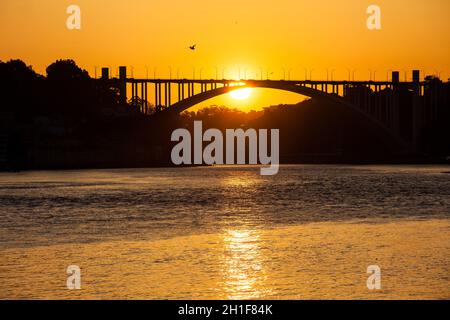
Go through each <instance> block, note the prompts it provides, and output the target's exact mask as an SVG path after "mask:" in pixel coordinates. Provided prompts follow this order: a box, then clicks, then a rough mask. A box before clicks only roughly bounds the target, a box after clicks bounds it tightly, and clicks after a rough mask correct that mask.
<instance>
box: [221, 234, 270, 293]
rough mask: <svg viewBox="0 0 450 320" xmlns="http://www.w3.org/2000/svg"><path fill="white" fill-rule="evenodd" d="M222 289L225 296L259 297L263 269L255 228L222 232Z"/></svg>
mask: <svg viewBox="0 0 450 320" xmlns="http://www.w3.org/2000/svg"><path fill="white" fill-rule="evenodd" d="M223 243H224V249H225V252H224V255H223V258H224V261H223V277H224V279H225V280H224V290H225V295H226V297H227V298H228V299H232V300H234V299H237V300H240V299H258V298H260V297H261V296H263V295H264V294H267V292H265V291H264V290H263V289H261V288H263V284H264V280H265V272H264V266H263V259H262V254H261V250H260V235H259V233H258V232H257V231H255V230H227V231H225V232H224V235H223Z"/></svg>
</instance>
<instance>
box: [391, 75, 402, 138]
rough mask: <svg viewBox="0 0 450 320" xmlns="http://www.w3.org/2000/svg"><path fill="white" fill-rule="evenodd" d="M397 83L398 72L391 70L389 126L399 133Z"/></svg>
mask: <svg viewBox="0 0 450 320" xmlns="http://www.w3.org/2000/svg"><path fill="white" fill-rule="evenodd" d="M399 85H400V72H398V71H393V72H392V101H391V106H390V109H391V110H390V111H391V127H392V130H393V131H394V133H395V134H397V135H399V134H400V103H399V93H398V90H399Z"/></svg>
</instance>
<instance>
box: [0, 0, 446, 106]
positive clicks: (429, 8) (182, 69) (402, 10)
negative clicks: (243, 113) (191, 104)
mask: <svg viewBox="0 0 450 320" xmlns="http://www.w3.org/2000/svg"><path fill="white" fill-rule="evenodd" d="M70 4H76V5H78V6H80V8H81V12H82V29H81V30H79V31H70V30H68V29H67V28H66V19H67V16H68V15H67V14H66V8H67V7H68V6H69V5H70ZM370 4H377V5H379V6H380V7H381V10H382V30H380V31H369V30H368V29H367V28H366V19H367V14H366V9H367V7H368V6H369V5H370ZM449 13H450V1H448V0H371V1H366V0H340V1H336V0H315V1H306V0H276V1H275V0H228V1H214V0H208V1H206V0H189V1H187V0H72V1H66V0H39V1H36V0H1V1H0V43H1V50H0V59H1V60H8V59H11V58H20V59H23V60H25V61H26V62H27V63H28V64H31V65H33V66H34V68H35V69H36V70H37V71H38V72H41V73H44V70H45V66H46V65H48V64H50V63H51V62H53V61H54V60H56V59H58V58H73V59H74V60H76V61H77V63H78V64H79V65H80V66H81V67H83V68H85V69H87V70H88V71H89V72H90V73H91V75H93V74H94V68H95V66H98V68H99V69H100V67H101V66H110V67H112V68H115V67H116V66H118V65H127V66H133V67H134V76H139V77H145V76H146V73H147V72H146V67H147V68H148V70H149V76H150V77H153V72H154V70H155V68H156V73H157V76H158V77H168V76H169V72H170V71H169V70H170V68H169V66H170V67H172V76H173V77H176V76H177V73H179V75H180V76H181V77H186V78H187V77H192V75H193V70H194V68H195V70H196V76H197V77H199V76H200V70H202V76H203V77H204V78H215V74H216V67H217V70H218V73H219V76H220V77H221V76H222V73H224V74H225V77H227V78H231V77H234V78H235V77H237V76H238V70H239V68H240V69H241V76H242V77H244V74H245V73H247V77H251V78H256V77H260V72H261V68H262V70H263V71H264V74H267V71H268V70H269V73H270V74H271V76H270V77H271V78H273V79H281V78H283V77H284V76H283V74H284V73H286V77H287V74H288V70H291V78H300V79H303V78H304V74H305V71H304V68H308V69H314V71H313V74H312V75H313V78H316V79H318V78H321V79H326V68H329V69H330V70H331V69H335V70H336V71H335V72H334V78H335V79H338V78H342V79H344V78H348V71H347V68H352V69H356V70H357V72H356V78H357V79H368V78H369V69H371V70H376V71H377V73H376V77H377V79H378V80H384V79H386V72H387V70H390V69H397V70H400V71H406V70H408V71H409V70H411V69H413V68H417V69H421V70H424V71H426V72H427V73H428V74H434V73H437V72H441V76H442V77H445V78H446V79H447V78H448V77H450V41H449V40H450V39H449V31H450V19H448V15H449ZM194 43H196V44H198V49H197V50H196V51H195V52H192V51H190V50H189V49H188V46H189V45H192V44H194ZM98 72H100V71H98ZM402 74H403V72H402ZM298 100H299V96H297V95H294V94H288V93H282V92H273V91H264V90H257V91H255V92H254V93H253V95H252V98H251V99H248V100H244V101H237V100H233V99H232V98H230V96H228V95H227V96H225V97H220V98H216V99H214V100H211V101H208V102H207V103H206V104H214V103H216V104H226V105H229V106H234V107H239V106H240V107H256V106H266V105H270V104H278V103H293V102H296V101H298Z"/></svg>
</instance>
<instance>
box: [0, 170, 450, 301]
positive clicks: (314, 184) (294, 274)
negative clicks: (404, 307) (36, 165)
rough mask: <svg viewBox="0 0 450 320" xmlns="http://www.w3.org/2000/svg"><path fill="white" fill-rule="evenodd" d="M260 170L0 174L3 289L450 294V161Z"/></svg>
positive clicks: (6, 292)
mask: <svg viewBox="0 0 450 320" xmlns="http://www.w3.org/2000/svg"><path fill="white" fill-rule="evenodd" d="M254 169H255V168H244V169H241V170H237V169H236V168H233V169H230V168H214V169H213V168H212V169H210V170H204V169H201V170H200V169H196V168H189V169H186V170H183V171H172V170H171V169H158V170H156V169H155V170H148V171H145V172H143V171H140V170H128V171H124V170H117V171H86V172H83V171H81V172H64V173H59V172H58V173H52V175H54V176H49V175H48V174H44V173H40V172H37V173H27V174H19V175H17V174H14V177H13V178H14V180H12V179H11V177H12V176H11V175H12V174H8V175H4V176H3V177H2V179H3V180H2V184H1V185H2V186H3V189H0V194H1V196H2V197H3V199H4V202H3V203H4V208H5V210H3V211H2V212H1V214H2V215H3V218H2V219H1V224H0V228H1V230H2V232H1V233H0V239H1V240H2V241H1V246H0V299H13V298H17V299H356V298H358V299H417V298H421V299H449V298H450V289H449V288H450V277H449V275H448V270H449V266H450V241H449V239H450V220H449V219H448V217H447V213H446V208H448V204H449V203H448V201H449V200H448V197H447V196H446V195H447V191H446V190H448V188H446V187H447V186H448V183H449V181H448V177H447V176H446V175H445V174H443V173H442V172H443V171H444V170H446V169H445V168H440V167H439V168H434V167H433V168H419V169H417V168H410V167H395V168H391V167H376V168H367V167H365V168H364V169H361V168H356V169H355V168H348V167H343V168H342V167H321V166H320V167H315V166H313V167H298V166H295V167H287V168H284V171H282V172H281V174H280V176H279V177H277V178H276V180H274V181H272V183H271V184H268V183H267V181H266V180H265V179H268V178H264V177H261V176H260V175H259V174H258V171H257V170H254ZM174 172H175V173H176V174H177V175H174ZM419 172H420V173H419ZM179 174H185V176H183V177H180V176H179ZM63 181H70V182H63ZM86 181H89V182H88V183H86ZM386 181H388V182H389V183H390V184H388V185H386ZM24 184H26V186H27V187H24ZM30 184H31V188H33V190H32V192H31V191H30V189H29V188H30ZM405 186H407V187H405ZM412 186H414V187H412ZM374 189H375V190H376V192H374V191H373V190H374ZM167 190H170V191H171V194H170V202H167V201H168V195H167ZM192 190H195V192H194V193H193V192H192ZM335 190H337V191H336V193H333V191H335ZM416 191H417V192H420V193H422V194H426V196H422V197H421V198H418V196H417V194H416V193H415V192H416ZM194 194H195V195H194ZM55 199H57V201H56V200H55ZM149 199H150V200H149ZM174 199H178V201H174ZM25 200H26V201H25ZM314 201H316V202H314ZM416 201H418V202H417V203H416ZM24 203H26V205H25V206H24ZM92 203H94V204H92ZM158 203H160V204H161V206H158V205H157V204H158ZM380 203H382V204H384V205H385V206H386V207H380ZM394 203H395V206H396V208H398V207H401V208H402V209H401V212H398V211H389V208H391V207H393V206H394V205H393V204H394ZM74 204H76V206H75V205H74ZM125 204H126V205H125ZM30 206H32V207H31V209H30ZM80 206H82V208H80ZM298 206H301V207H298ZM268 208H270V211H269V212H268V211H267V209H268ZM299 208H300V209H299ZM413 208H415V209H413ZM421 209H423V210H424V211H420V210H421ZM164 210H166V211H164ZM363 210H367V212H366V211H363ZM411 210H415V213H416V216H412V217H411V216H409V215H402V213H403V212H410V211H411ZM336 212H339V215H337V214H336ZM374 212H375V213H376V214H374ZM385 212H388V214H389V215H388V216H386V214H385ZM430 212H436V213H435V214H434V215H432V214H430ZM363 214H365V216H364V215H363ZM383 214H385V215H384V216H383ZM419 214H420V215H419ZM346 215H347V216H346ZM344 218H345V219H344ZM69 265H78V266H80V268H81V277H82V278H81V286H82V289H81V290H79V291H71V290H68V289H67V287H66V280H67V273H66V269H67V267H68V266H69ZM370 265H379V266H380V268H381V270H382V290H380V291H370V290H368V289H367V286H366V282H367V278H368V274H367V267H368V266H370Z"/></svg>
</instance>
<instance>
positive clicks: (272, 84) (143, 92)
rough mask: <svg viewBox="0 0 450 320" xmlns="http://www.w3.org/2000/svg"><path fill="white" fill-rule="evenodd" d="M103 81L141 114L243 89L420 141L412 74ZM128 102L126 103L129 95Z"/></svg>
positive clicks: (416, 76)
mask: <svg viewBox="0 0 450 320" xmlns="http://www.w3.org/2000/svg"><path fill="white" fill-rule="evenodd" d="M102 80H104V81H110V82H111V86H114V87H116V88H117V89H118V90H119V96H120V100H121V102H122V103H123V104H126V103H129V104H131V106H132V107H134V108H136V109H137V110H139V111H140V112H142V113H143V114H153V113H163V114H178V113H181V112H183V111H185V110H187V109H189V108H191V107H193V106H195V105H197V104H199V103H201V102H203V101H206V100H208V99H211V98H214V97H217V96H220V95H223V94H226V93H228V92H230V91H233V90H238V89H243V88H249V87H251V88H268V89H276V90H283V91H288V92H293V93H298V94H299V95H302V96H307V97H310V98H314V99H317V100H322V101H325V102H329V103H333V104H335V105H339V106H343V107H345V108H346V109H347V110H349V111H351V112H354V113H356V114H358V115H359V116H360V119H361V120H362V121H366V122H367V124H368V126H369V127H374V128H376V130H378V131H379V132H380V133H382V134H383V136H384V138H386V139H387V140H391V141H395V143H396V144H397V145H401V146H404V147H405V148H414V145H416V144H418V143H419V140H420V128H421V125H420V120H421V104H420V97H421V96H423V94H424V91H425V85H426V83H425V82H421V81H420V72H419V71H417V70H415V71H413V74H412V81H410V82H408V81H405V82H401V81H400V73H399V72H398V71H393V72H392V80H391V81H328V80H327V81H318V80H317V81H316V80H314V81H313V80H269V79H267V80H255V79H240V80H236V79H139V78H129V77H127V69H126V67H120V68H119V77H118V78H115V79H109V69H108V68H103V69H102ZM401 91H403V92H404V91H407V92H410V93H411V94H412V96H413V99H412V105H411V108H412V118H413V120H412V121H413V122H414V125H413V132H412V138H411V141H409V142H408V141H405V139H403V138H402V137H401V135H400V129H399V126H400V125H399V123H400V121H399V120H400V115H399V112H400V107H399V95H400V92H401ZM129 93H131V98H130V99H128V94H129Z"/></svg>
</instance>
